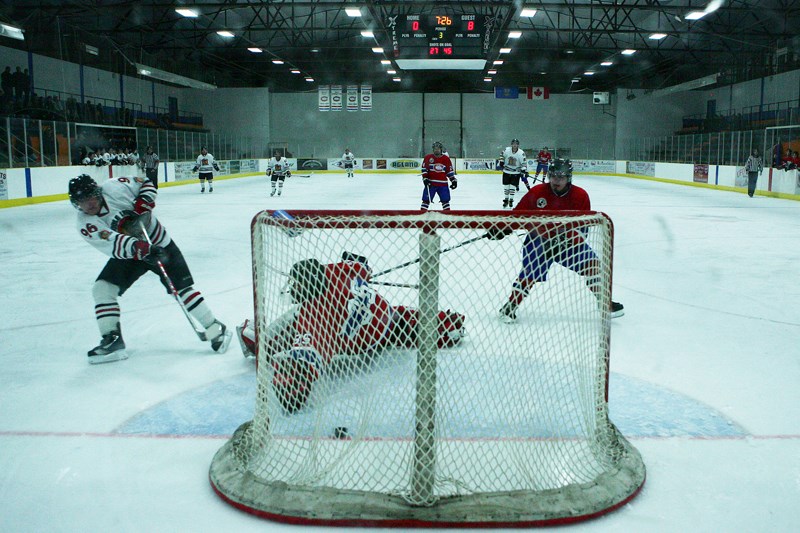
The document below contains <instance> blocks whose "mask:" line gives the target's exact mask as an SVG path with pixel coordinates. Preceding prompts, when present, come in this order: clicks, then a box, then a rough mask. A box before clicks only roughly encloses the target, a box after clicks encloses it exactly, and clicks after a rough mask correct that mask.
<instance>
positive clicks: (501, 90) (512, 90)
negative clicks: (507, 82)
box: [494, 87, 519, 98]
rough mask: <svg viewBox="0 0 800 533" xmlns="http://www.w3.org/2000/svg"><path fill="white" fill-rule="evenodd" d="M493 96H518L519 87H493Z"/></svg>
mask: <svg viewBox="0 0 800 533" xmlns="http://www.w3.org/2000/svg"><path fill="white" fill-rule="evenodd" d="M494 97H495V98H519V87H495V88H494Z"/></svg>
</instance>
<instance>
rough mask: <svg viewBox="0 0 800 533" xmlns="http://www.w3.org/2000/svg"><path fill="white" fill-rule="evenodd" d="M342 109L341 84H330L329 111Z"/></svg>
mask: <svg viewBox="0 0 800 533" xmlns="http://www.w3.org/2000/svg"><path fill="white" fill-rule="evenodd" d="M341 110H342V86H341V85H331V111H341Z"/></svg>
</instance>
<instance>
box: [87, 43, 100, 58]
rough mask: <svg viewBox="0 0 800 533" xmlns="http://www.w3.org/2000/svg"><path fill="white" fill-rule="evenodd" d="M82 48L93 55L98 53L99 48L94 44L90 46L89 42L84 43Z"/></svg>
mask: <svg viewBox="0 0 800 533" xmlns="http://www.w3.org/2000/svg"><path fill="white" fill-rule="evenodd" d="M83 49H84V50H86V53H87V54H92V55H93V56H99V55H100V49H99V48H97V47H96V46H92V45H90V44H84V45H83Z"/></svg>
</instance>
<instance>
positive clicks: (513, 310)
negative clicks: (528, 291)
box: [500, 302, 517, 324]
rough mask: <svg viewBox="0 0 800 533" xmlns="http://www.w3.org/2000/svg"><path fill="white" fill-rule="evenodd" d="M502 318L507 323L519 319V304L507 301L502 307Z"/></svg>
mask: <svg viewBox="0 0 800 533" xmlns="http://www.w3.org/2000/svg"><path fill="white" fill-rule="evenodd" d="M500 319H501V320H502V321H503V322H505V323H506V324H510V323H511V322H514V321H516V320H517V306H516V305H515V304H514V303H513V302H506V303H505V304H504V305H503V307H501V308H500Z"/></svg>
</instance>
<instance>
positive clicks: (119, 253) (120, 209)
mask: <svg viewBox="0 0 800 533" xmlns="http://www.w3.org/2000/svg"><path fill="white" fill-rule="evenodd" d="M156 195H157V189H156V188H155V186H154V185H153V184H152V183H151V182H150V181H149V180H147V179H146V178H141V177H120V178H113V179H109V180H104V181H103V183H102V185H98V184H97V183H96V182H95V181H94V180H93V179H92V178H91V177H90V176H88V175H87V174H81V175H80V176H78V177H77V178H73V179H72V180H70V182H69V199H70V202H71V203H72V205H73V206H74V207H75V209H77V210H78V231H79V232H80V234H81V235H82V236H83V238H84V240H86V241H87V242H88V243H89V244H91V245H92V246H94V247H95V248H97V249H98V250H99V251H100V252H102V253H103V254H105V255H108V256H110V259H109V260H108V262H107V263H106V265H105V267H103V270H102V271H101V272H100V274H99V275H98V276H97V279H96V280H95V282H94V287H93V288H92V296H93V297H94V302H95V306H94V312H95V318H96V320H97V326H98V328H99V329H100V335H101V336H102V339H101V341H100V344H99V345H98V346H96V347H95V348H93V349H92V350H89V353H88V356H89V363H91V364H96V363H109V362H112V361H118V360H120V359H127V357H128V356H127V354H126V353H125V342H124V341H123V340H122V331H121V328H120V305H119V302H118V298H119V297H120V296H122V295H123V294H124V293H125V291H127V290H128V288H129V287H130V286H131V285H133V283H134V282H135V281H136V280H137V279H139V278H140V277H141V276H142V275H144V274H145V273H147V272H148V271H149V272H153V273H154V274H156V275H157V276H159V278H160V279H161V283H162V284H163V285H164V286H165V287H166V288H167V292H168V293H170V294H172V292H171V289H172V288H171V287H170V282H171V283H172V285H173V287H174V289H175V290H176V294H175V296H176V298H180V301H181V302H182V304H183V306H184V309H185V310H186V311H187V313H188V314H189V315H191V317H192V318H193V320H194V321H196V322H197V323H198V324H200V325H202V327H203V328H205V334H204V335H203V337H205V339H206V340H208V341H210V342H211V348H212V349H213V350H214V351H215V352H220V353H221V352H224V351H225V350H226V349H227V348H228V344H229V343H230V339H231V337H232V334H231V332H229V331H228V330H227V328H226V327H225V324H223V323H222V322H220V321H219V320H217V319H216V318H215V317H214V313H212V312H211V309H210V308H209V307H208V305H207V304H206V303H205V300H204V299H203V295H202V294H201V293H200V291H198V290H197V289H195V288H194V280H193V279H192V274H191V272H190V271H189V267H188V266H187V265H186V261H185V260H184V258H183V254H181V251H180V249H179V248H178V245H177V244H175V242H174V241H173V240H172V239H171V238H170V236H169V235H168V234H167V230H166V229H165V228H164V226H162V225H161V223H160V222H159V221H158V219H156V217H155V216H153V214H152V211H153V208H154V207H155V201H156ZM142 227H144V228H146V234H145V230H143V229H142ZM140 237H146V238H145V239H142V238H140ZM151 243H152V244H151ZM161 268H163V269H164V271H165V272H166V274H167V275H168V276H169V280H167V279H165V278H164V277H163V276H162V275H161V270H160V269H161ZM197 327H198V328H199V327H200V326H197ZM199 333H200V332H198V334H199Z"/></svg>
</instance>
